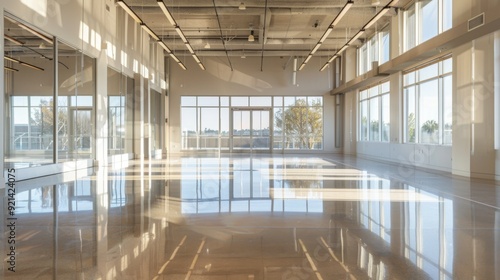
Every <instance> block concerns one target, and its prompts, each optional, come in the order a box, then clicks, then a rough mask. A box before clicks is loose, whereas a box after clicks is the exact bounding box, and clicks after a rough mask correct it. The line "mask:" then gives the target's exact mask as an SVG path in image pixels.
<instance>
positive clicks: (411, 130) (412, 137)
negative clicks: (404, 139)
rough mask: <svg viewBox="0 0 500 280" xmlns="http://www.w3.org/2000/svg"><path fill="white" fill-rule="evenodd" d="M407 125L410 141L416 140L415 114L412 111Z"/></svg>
mask: <svg viewBox="0 0 500 280" xmlns="http://www.w3.org/2000/svg"><path fill="white" fill-rule="evenodd" d="M407 127H408V136H409V139H408V142H413V143H414V142H415V114H414V113H411V114H410V115H408V120H407Z"/></svg>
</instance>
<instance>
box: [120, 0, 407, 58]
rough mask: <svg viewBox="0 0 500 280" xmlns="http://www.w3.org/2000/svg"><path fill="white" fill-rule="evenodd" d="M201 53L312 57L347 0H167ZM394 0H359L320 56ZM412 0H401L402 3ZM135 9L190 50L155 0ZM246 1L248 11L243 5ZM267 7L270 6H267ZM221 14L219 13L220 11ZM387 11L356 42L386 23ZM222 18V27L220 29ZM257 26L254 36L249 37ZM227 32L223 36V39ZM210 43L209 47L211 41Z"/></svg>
mask: <svg viewBox="0 0 500 280" xmlns="http://www.w3.org/2000/svg"><path fill="white" fill-rule="evenodd" d="M163 1H164V3H165V4H166V6H167V8H168V9H169V11H170V13H171V14H172V15H173V17H174V19H175V21H176V22H177V24H178V26H179V27H180V28H181V29H182V31H183V32H184V34H185V36H186V37H187V39H188V40H189V43H190V44H191V46H192V47H193V49H194V50H195V52H196V54H197V55H198V56H221V55H225V49H224V44H223V40H224V43H225V48H226V50H227V51H228V55H230V56H240V55H242V54H243V53H244V54H245V55H246V56H251V55H259V56H260V55H261V54H262V50H264V55H266V56H307V54H308V53H309V52H310V51H311V50H312V48H313V47H314V46H315V45H316V43H317V42H318V40H319V39H320V38H321V36H322V35H323V33H324V32H325V30H326V29H327V28H328V26H329V25H330V23H331V22H332V21H333V19H334V18H335V17H336V16H337V15H338V13H339V12H340V10H341V9H342V7H343V6H344V5H345V4H346V2H347V1H346V0H312V1H299V0H267V1H265V0H258V1H257V0H241V1H240V0H230V1H222V0H163ZM389 2H390V0H380V1H379V4H377V5H372V0H355V1H354V5H353V6H352V8H351V9H350V10H349V11H348V12H347V14H346V15H345V16H344V17H343V18H342V20H341V21H340V22H339V24H338V25H337V26H335V28H334V29H333V31H332V32H331V33H330V35H329V37H328V39H327V40H326V41H325V42H324V43H323V44H322V46H321V48H320V49H319V50H318V52H317V53H316V55H322V56H329V55H333V54H334V53H335V51H336V50H338V49H339V48H341V47H342V46H343V45H344V44H345V43H346V42H347V41H348V40H349V39H350V38H351V37H352V36H353V35H354V34H355V33H356V32H358V31H359V29H360V28H362V27H363V26H364V25H365V24H366V23H367V22H368V21H369V20H370V19H371V18H372V17H373V16H374V15H375V14H376V13H377V12H378V11H380V9H381V8H382V7H384V6H385V5H387V4H388V3H389ZM407 2H408V1H399V2H398V4H397V5H396V6H397V7H401V6H403V5H406V3H407ZM125 3H127V4H128V5H129V6H130V7H131V8H132V9H133V10H134V12H135V13H137V14H138V15H139V17H140V18H141V19H142V20H143V22H144V23H145V24H147V25H148V26H149V27H150V28H151V29H152V30H153V31H154V32H155V33H156V34H157V35H158V36H159V37H160V38H161V39H163V41H164V42H165V43H166V44H167V46H168V47H169V48H171V49H172V50H173V51H174V53H176V54H181V55H182V54H185V53H188V50H187V48H186V47H185V45H184V43H183V42H182V40H181V39H180V37H179V36H178V34H177V33H176V32H175V29H174V27H173V26H172V25H171V24H170V23H169V22H168V20H167V18H166V17H165V15H164V14H163V12H162V10H161V9H160V7H159V6H158V4H157V1H156V0H125ZM241 3H243V4H244V5H245V7H246V9H245V10H240V9H239V6H240V4H241ZM266 7H267V9H266ZM217 15H218V16H217ZM393 15H395V11H394V10H392V11H391V12H389V13H387V14H386V16H384V17H382V18H381V19H380V20H379V21H378V22H377V24H375V25H373V26H372V27H371V28H370V29H369V30H367V32H366V33H365V35H364V36H362V37H361V38H360V39H359V40H358V41H357V42H356V44H357V45H359V44H361V43H362V42H363V41H364V40H365V39H366V37H369V36H371V34H373V32H375V31H376V30H380V29H381V28H383V27H384V26H386V25H387V24H388V22H389V20H390V17H391V16H393ZM219 22H220V28H219ZM252 30H253V31H254V36H255V41H254V42H249V41H248V36H249V35H250V33H251V31H252ZM221 34H222V38H221ZM207 43H208V44H209V45H210V48H205V46H206V44H207Z"/></svg>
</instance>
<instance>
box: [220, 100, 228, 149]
mask: <svg viewBox="0 0 500 280" xmlns="http://www.w3.org/2000/svg"><path fill="white" fill-rule="evenodd" d="M220 139H221V140H220V141H221V144H220V146H221V149H229V108H221V109H220Z"/></svg>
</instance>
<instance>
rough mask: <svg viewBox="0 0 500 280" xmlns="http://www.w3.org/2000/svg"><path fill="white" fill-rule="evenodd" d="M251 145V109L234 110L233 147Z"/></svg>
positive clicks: (238, 147)
mask: <svg viewBox="0 0 500 280" xmlns="http://www.w3.org/2000/svg"><path fill="white" fill-rule="evenodd" d="M250 147H251V136H250V111H233V149H249V148H250Z"/></svg>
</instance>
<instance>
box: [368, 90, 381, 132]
mask: <svg viewBox="0 0 500 280" xmlns="http://www.w3.org/2000/svg"><path fill="white" fill-rule="evenodd" d="M378 102H379V98H372V99H370V109H369V110H370V141H380V132H379V129H380V120H379V108H378V107H379V104H378Z"/></svg>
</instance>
